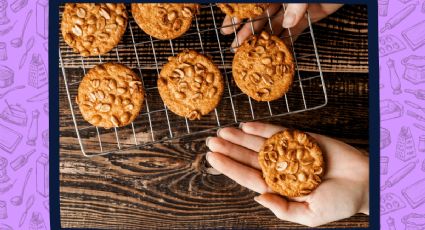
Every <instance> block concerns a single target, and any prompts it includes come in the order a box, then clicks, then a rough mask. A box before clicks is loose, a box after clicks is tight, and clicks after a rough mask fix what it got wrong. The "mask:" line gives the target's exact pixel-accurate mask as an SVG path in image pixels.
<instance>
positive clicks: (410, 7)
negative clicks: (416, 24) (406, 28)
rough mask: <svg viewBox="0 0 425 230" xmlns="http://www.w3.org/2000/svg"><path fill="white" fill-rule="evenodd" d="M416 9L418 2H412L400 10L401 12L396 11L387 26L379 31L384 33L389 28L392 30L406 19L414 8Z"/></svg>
mask: <svg viewBox="0 0 425 230" xmlns="http://www.w3.org/2000/svg"><path fill="white" fill-rule="evenodd" d="M415 9H416V4H410V5H408V6H406V7H405V8H403V9H402V10H400V11H399V12H397V13H395V14H394V16H392V17H391V18H390V19H389V20H388V21H387V22H386V23H385V26H384V27H382V28H381V29H380V30H379V32H381V33H383V32H385V31H387V30H390V29H392V28H394V27H395V26H397V25H398V24H399V23H400V22H401V21H403V19H405V18H406V17H407V16H409V15H410V14H411V13H412V12H413V11H414V10H415Z"/></svg>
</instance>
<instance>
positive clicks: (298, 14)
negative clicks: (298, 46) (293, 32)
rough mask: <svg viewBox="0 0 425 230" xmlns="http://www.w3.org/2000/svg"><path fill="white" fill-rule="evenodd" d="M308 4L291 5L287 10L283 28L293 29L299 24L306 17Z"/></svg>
mask: <svg viewBox="0 0 425 230" xmlns="http://www.w3.org/2000/svg"><path fill="white" fill-rule="evenodd" d="M307 7H308V4H306V3H290V4H288V6H287V7H286V8H285V6H284V8H285V15H284V17H283V22H282V26H283V27H284V28H291V27H293V26H295V25H296V24H298V23H299V22H300V21H301V19H302V18H303V17H304V15H305V13H306V11H307Z"/></svg>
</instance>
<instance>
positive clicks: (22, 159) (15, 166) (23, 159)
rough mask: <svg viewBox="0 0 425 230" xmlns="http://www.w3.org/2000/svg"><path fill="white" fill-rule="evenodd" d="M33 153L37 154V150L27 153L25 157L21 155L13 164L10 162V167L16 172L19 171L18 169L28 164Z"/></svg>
mask: <svg viewBox="0 0 425 230" xmlns="http://www.w3.org/2000/svg"><path fill="white" fill-rule="evenodd" d="M33 153H35V149H32V150H30V151H28V152H27V153H25V154H23V155H20V156H19V157H17V158H16V159H15V160H13V161H12V162H10V167H11V168H12V169H13V170H14V171H17V170H18V169H20V168H22V167H23V166H24V165H25V164H26V163H27V162H28V159H29V157H30V156H31V155H32V154H33Z"/></svg>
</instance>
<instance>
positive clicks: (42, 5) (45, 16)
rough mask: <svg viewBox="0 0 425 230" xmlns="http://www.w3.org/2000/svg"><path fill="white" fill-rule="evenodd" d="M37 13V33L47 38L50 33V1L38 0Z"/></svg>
mask: <svg viewBox="0 0 425 230" xmlns="http://www.w3.org/2000/svg"><path fill="white" fill-rule="evenodd" d="M35 13H36V20H37V21H36V24H37V34H38V35H39V36H40V37H42V38H43V39H47V37H48V34H49V2H48V1H47V0H38V1H37V6H36V11H35ZM46 51H47V49H46Z"/></svg>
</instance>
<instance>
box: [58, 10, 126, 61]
mask: <svg viewBox="0 0 425 230" xmlns="http://www.w3.org/2000/svg"><path fill="white" fill-rule="evenodd" d="M126 27H127V11H126V9H125V5H124V4H122V3H120V4H113V3H101V4H95V3H67V4H65V10H64V11H63V14H62V23H61V31H62V36H63V38H64V40H65V42H66V43H67V44H68V45H69V46H70V47H71V48H73V49H74V51H75V52H77V53H80V54H81V55H82V56H84V57H87V56H95V55H101V54H105V53H107V52H109V51H110V50H112V49H113V48H114V47H115V46H116V45H117V44H118V42H119V41H120V40H121V37H122V35H123V34H124V32H125V29H126Z"/></svg>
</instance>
